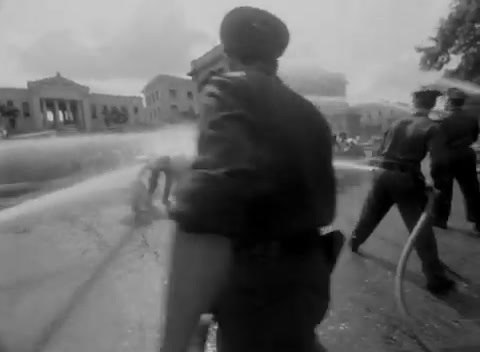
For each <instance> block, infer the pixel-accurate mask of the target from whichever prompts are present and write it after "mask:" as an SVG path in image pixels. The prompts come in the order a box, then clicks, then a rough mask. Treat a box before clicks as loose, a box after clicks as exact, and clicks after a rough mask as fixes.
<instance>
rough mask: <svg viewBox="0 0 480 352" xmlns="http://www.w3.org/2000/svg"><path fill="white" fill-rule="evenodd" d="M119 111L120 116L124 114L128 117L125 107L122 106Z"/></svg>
mask: <svg viewBox="0 0 480 352" xmlns="http://www.w3.org/2000/svg"><path fill="white" fill-rule="evenodd" d="M120 111H121V112H122V114H125V115H126V116H128V109H127V107H126V106H122V107H121V108H120Z"/></svg>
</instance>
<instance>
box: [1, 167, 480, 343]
mask: <svg viewBox="0 0 480 352" xmlns="http://www.w3.org/2000/svg"><path fill="white" fill-rule="evenodd" d="M368 181H369V175H368V174H359V175H357V176H356V177H354V178H352V177H348V179H346V178H345V179H344V180H343V181H342V182H343V187H342V190H341V195H340V203H339V209H338V214H339V216H338V219H337V223H336V226H338V227H339V228H341V229H343V230H345V231H346V232H348V231H349V230H350V229H351V228H352V226H353V223H354V222H355V219H356V217H357V215H358V213H359V210H360V207H361V203H362V201H363V199H364V196H365V192H366V189H367V186H368ZM79 193H82V192H76V193H75V197H76V198H77V200H75V201H68V203H67V204H65V203H63V205H62V204H61V205H59V206H57V207H50V208H48V209H47V208H45V209H44V210H42V211H39V212H37V213H36V214H35V215H28V216H27V215H23V216H20V217H18V218H17V220H16V221H15V222H13V223H10V225H8V226H5V225H4V226H3V227H2V226H0V342H1V344H3V346H4V351H15V352H23V351H25V352H30V351H36V352H40V351H52V352H53V351H54V352H57V351H58V352H83V351H95V352H110V351H111V352H113V351H115V352H122V351H125V352H127V351H155V347H156V346H157V331H158V329H159V321H160V317H161V306H160V299H161V297H162V292H163V287H164V284H163V281H164V274H165V273H164V272H163V270H162V267H163V266H164V264H165V261H166V254H165V251H166V248H167V247H168V242H169V241H168V229H169V227H170V226H171V224H170V223H169V222H168V221H166V220H161V221H157V222H156V223H154V224H152V225H151V226H149V227H146V228H144V229H141V230H138V231H136V232H135V233H133V234H129V233H128V223H129V209H128V207H127V206H126V205H125V204H126V202H127V199H126V196H125V195H126V193H125V192H124V191H121V190H115V189H112V190H110V191H108V192H103V193H102V192H100V191H95V192H92V193H90V194H88V195H84V196H83V197H80V196H79ZM72 194H73V193H72ZM66 198H68V197H66ZM452 225H453V226H454V227H455V228H458V229H457V230H453V231H438V232H437V235H438V238H439V241H440V250H441V253H442V257H443V258H444V260H445V262H446V263H447V264H448V265H449V266H451V267H452V268H454V270H455V271H457V272H459V273H461V274H462V275H463V276H465V281H466V282H468V283H470V284H469V285H468V286H467V285H462V287H461V292H460V293H458V294H455V295H454V296H452V297H451V298H450V299H449V300H448V301H439V300H437V299H435V298H433V297H431V296H429V295H428V294H426V293H425V291H424V290H423V289H422V285H423V277H422V275H421V274H420V273H419V265H418V261H417V259H416V258H414V260H413V261H412V263H411V265H410V266H409V272H408V275H407V280H408V282H407V285H406V288H407V291H408V300H409V303H410V305H411V307H413V310H414V313H415V316H416V317H418V319H419V323H418V325H417V326H416V327H415V330H416V331H417V333H419V334H420V335H421V336H422V337H423V338H424V339H426V340H427V341H428V342H430V343H431V344H432V345H433V346H437V347H439V348H442V349H439V350H438V351H459V352H462V351H463V352H467V351H479V350H480V337H476V336H480V335H479V334H478V333H479V331H480V327H479V326H478V325H477V324H476V323H475V322H474V321H469V319H475V318H477V319H480V298H479V297H478V296H476V295H480V272H479V270H478V269H477V268H478V265H479V264H480V250H479V248H480V242H479V241H480V240H477V239H475V238H472V237H470V236H468V234H466V231H465V230H466V228H467V226H466V223H465V222H464V221H463V209H462V206H461V201H459V199H458V195H457V199H456V202H455V207H454V216H453V218H452ZM406 238H407V232H406V230H405V228H404V227H403V225H402V224H401V222H400V220H399V216H398V214H397V212H396V211H395V210H394V211H392V212H391V213H390V214H389V215H388V217H387V219H385V221H384V222H383V223H382V225H381V226H380V228H379V229H378V230H377V231H376V233H375V234H374V236H372V238H371V240H370V241H369V242H368V243H367V244H366V245H365V252H366V254H367V255H368V257H359V256H354V255H352V254H350V253H348V251H345V252H344V253H343V255H342V257H341V260H340V263H339V265H338V267H337V269H336V271H335V275H334V287H333V302H332V310H331V313H330V315H329V316H328V319H326V320H325V321H324V322H323V324H322V325H321V326H320V328H319V336H320V338H321V339H322V341H323V342H324V343H325V344H326V345H327V347H328V348H329V351H332V352H343V351H345V352H350V351H351V352H356V351H358V352H360V351H371V352H381V351H382V352H383V351H421V350H420V349H419V348H418V346H417V345H416V344H415V342H414V340H413V339H412V338H411V332H410V329H409V328H408V327H406V326H405V325H404V324H403V322H402V321H401V320H400V319H399V317H398V314H397V311H396V309H395V307H394V303H393V299H392V287H393V270H394V265H395V263H396V261H397V259H398V257H399V254H400V251H401V248H402V245H403V243H404V241H405V240H406ZM34 346H36V348H33V347H34ZM475 346H476V347H475ZM447 347H448V348H451V349H446V348H447ZM467 347H469V348H470V349H467ZM42 348H43V349H42ZM0 351H3V350H2V349H1V348H0Z"/></svg>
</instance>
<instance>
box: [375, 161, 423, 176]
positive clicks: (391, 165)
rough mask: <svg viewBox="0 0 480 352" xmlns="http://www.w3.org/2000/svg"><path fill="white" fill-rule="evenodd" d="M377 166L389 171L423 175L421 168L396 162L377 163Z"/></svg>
mask: <svg viewBox="0 0 480 352" xmlns="http://www.w3.org/2000/svg"><path fill="white" fill-rule="evenodd" d="M375 166H376V167H379V168H381V169H384V170H387V171H396V172H403V173H411V174H418V173H421V169H420V166H414V165H405V164H400V163H395V162H388V161H379V162H378V163H375Z"/></svg>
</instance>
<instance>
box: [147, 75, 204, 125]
mask: <svg viewBox="0 0 480 352" xmlns="http://www.w3.org/2000/svg"><path fill="white" fill-rule="evenodd" d="M142 93H143V95H144V97H145V104H146V108H145V114H144V116H143V120H144V122H145V123H147V124H151V125H161V124H163V123H171V122H179V121H183V120H193V119H195V118H196V117H197V115H198V113H199V111H198V96H197V88H196V85H195V83H194V82H193V81H192V80H191V79H188V78H182V77H175V76H170V75H163V74H160V75H158V76H156V77H155V78H153V79H152V80H151V81H150V82H148V83H147V85H146V86H145V88H144V89H143V91H142Z"/></svg>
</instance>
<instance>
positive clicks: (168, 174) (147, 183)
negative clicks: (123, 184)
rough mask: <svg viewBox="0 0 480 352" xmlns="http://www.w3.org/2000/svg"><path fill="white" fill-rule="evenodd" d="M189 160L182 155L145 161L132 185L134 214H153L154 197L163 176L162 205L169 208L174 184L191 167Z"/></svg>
mask: <svg viewBox="0 0 480 352" xmlns="http://www.w3.org/2000/svg"><path fill="white" fill-rule="evenodd" d="M191 162H192V161H191V159H190V158H189V157H187V156H184V155H174V156H160V157H157V158H152V159H151V160H147V164H146V165H145V166H144V168H143V169H142V170H141V172H140V174H139V175H138V177H137V180H136V181H135V183H134V187H133V190H132V192H133V194H132V207H133V210H134V212H136V213H150V212H152V211H153V212H155V210H156V209H155V206H154V195H155V192H156V191H157V188H158V182H159V179H160V177H161V175H162V174H163V176H164V183H163V190H162V204H163V205H164V206H165V207H169V206H170V199H171V196H172V193H173V191H174V189H175V187H176V184H177V183H178V182H179V180H180V179H181V178H182V176H184V175H185V174H186V173H187V171H188V170H189V168H190V166H191Z"/></svg>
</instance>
